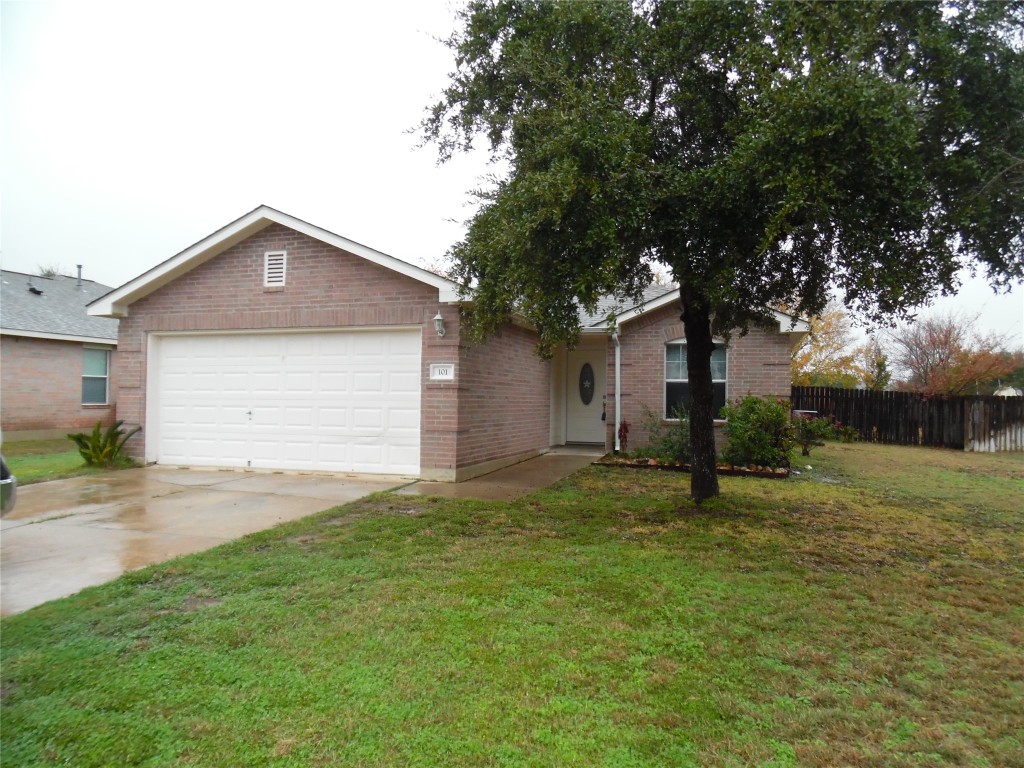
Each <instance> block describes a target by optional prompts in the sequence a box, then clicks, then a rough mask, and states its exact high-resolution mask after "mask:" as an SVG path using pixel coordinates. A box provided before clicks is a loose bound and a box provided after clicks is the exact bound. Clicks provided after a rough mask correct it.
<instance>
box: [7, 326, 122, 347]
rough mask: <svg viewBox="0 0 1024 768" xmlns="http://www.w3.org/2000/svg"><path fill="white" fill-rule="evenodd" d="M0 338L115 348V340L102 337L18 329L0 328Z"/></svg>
mask: <svg viewBox="0 0 1024 768" xmlns="http://www.w3.org/2000/svg"><path fill="white" fill-rule="evenodd" d="M0 336H22V337H24V338H26V339H47V340H49V341H74V342H76V343H79V344H102V345H103V346H107V347H116V346H117V339H105V338H103V337H102V336H72V335H70V334H65V333H43V332H42V331H22V330H19V329H18V328H0Z"/></svg>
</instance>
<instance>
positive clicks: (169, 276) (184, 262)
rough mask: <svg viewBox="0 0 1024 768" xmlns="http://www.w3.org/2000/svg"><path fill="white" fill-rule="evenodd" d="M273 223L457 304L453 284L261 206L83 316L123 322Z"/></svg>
mask: <svg viewBox="0 0 1024 768" xmlns="http://www.w3.org/2000/svg"><path fill="white" fill-rule="evenodd" d="M271 224H280V225H282V226H284V227H288V228H289V229H293V230H295V231H296V232H301V233H302V234H304V235H307V236H309V237H312V238H313V239H315V240H319V241H321V242H324V243H327V244H328V245H332V246H334V247H335V248H340V249H341V250H344V251H348V252H349V253H352V254H355V255H356V256H359V257H361V258H364V259H366V260H367V261H369V262H372V263H374V264H377V265H379V266H382V267H386V268H387V269H390V270H392V271H394V272H398V273H399V274H402V275H405V276H406V277H411V278H413V279H414V280H418V281H419V282H421V283H426V284H427V285H430V286H433V287H435V288H437V290H438V300H439V301H442V302H447V303H455V302H457V300H458V286H457V285H456V284H455V283H453V282H452V281H451V280H447V279H445V278H443V277H441V276H440V275H435V274H434V273H433V272H429V271H427V270H425V269H421V268H420V267H417V266H415V265H413V264H409V263H408V262H405V261H402V260H401V259H396V258H394V257H393V256H388V255H387V254H385V253H381V252H380V251H375V250H374V249H372V248H368V247H366V246H365V245H361V244H360V243H357V242H354V241H352V240H349V239H348V238H345V237H341V236H340V235H336V234H334V233H333V232H328V231H327V230H326V229H321V228H320V227H317V226H315V225H313V224H310V223H309V222H306V221H303V220H302V219H297V218H295V217H294V216H289V215H288V214H287V213H283V212H281V211H278V210H276V209H274V208H271V207H270V206H267V205H261V206H260V207H259V208H256V209H255V210H253V211H250V212H249V213H247V214H246V215H245V216H242V217H241V218H240V219H237V220H235V221H233V222H231V223H230V224H228V225H227V226H225V227H222V228H221V229H219V230H217V231H216V232H214V233H213V234H211V235H209V236H208V237H205V238H203V239H202V240H200V241H199V242H198V243H196V244H195V245H193V246H191V247H189V248H186V249H185V250H184V251H182V252H181V253H179V254H178V255H176V256H172V257H171V258H170V259H168V260H167V261H165V262H163V263H162V264H158V265H157V266H155V267H153V269H151V270H149V271H148V272H144V273H143V274H141V275H139V276H138V277H136V278H135V279H134V280H130V281H129V282H127V283H125V284H124V285H122V286H121V287H120V288H116V289H114V290H113V291H111V292H110V293H108V294H106V295H105V296H102V297H100V298H99V299H96V300H95V301H93V302H92V303H91V304H89V306H88V307H87V311H88V312H89V314H90V315H93V316H97V317H126V316H127V314H128V307H129V305H131V304H132V302H134V301H138V300H139V299H141V298H143V297H145V296H148V295H149V294H150V293H152V292H153V291H155V290H157V289H158V288H161V287H163V286H164V285H166V284H167V283H169V282H171V281H172V280H175V279H176V278H178V277H180V276H181V275H183V274H185V273H186V272H189V271H190V270H192V269H195V268H196V267H198V266H199V265H200V264H203V263H204V262H206V261H208V260H210V259H212V258H213V257H214V256H217V255H218V254H220V253H223V252H224V251H226V250H227V249H228V248H230V247H231V246H233V245H235V244H236V243H240V242H241V241H242V240H245V239H246V238H248V237H250V236H252V235H254V234H256V233H257V232H259V231H260V230H262V229H266V228H267V227H269V226H270V225H271Z"/></svg>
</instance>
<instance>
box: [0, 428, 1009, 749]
mask: <svg viewBox="0 0 1024 768" xmlns="http://www.w3.org/2000/svg"><path fill="white" fill-rule="evenodd" d="M1012 459H1013V460H1004V457H1001V456H989V457H985V456H972V455H971V454H961V453H952V452H944V451H917V450H915V449H907V448H898V447H887V446H871V445H854V446H847V445H829V446H828V447H826V448H824V449H818V450H816V451H815V452H814V455H813V456H812V457H811V459H810V460H809V462H808V463H810V464H812V466H814V469H812V470H804V474H802V475H801V476H800V477H799V478H796V479H793V480H790V481H787V482H778V481H770V480H755V479H745V478H723V479H722V489H723V493H722V496H721V497H720V498H719V499H717V500H714V501H712V502H710V503H708V504H706V505H705V508H704V509H696V508H694V507H693V506H692V505H690V504H689V503H688V501H687V500H686V498H685V495H686V492H687V487H688V484H689V478H688V477H687V476H686V475H676V474H674V473H654V472H652V473H639V472H636V471H630V470H622V469H614V468H606V467H595V468H591V469H588V470H585V471H583V472H580V473H577V474H576V475H574V476H573V477H572V478H570V479H568V480H567V481H565V482H562V483H560V484H559V485H556V486H554V487H553V488H550V489H548V490H546V491H544V492H541V493H538V494H535V495H533V496H530V497H527V498H525V499H523V500H521V501H519V502H517V503H512V504H504V503H498V502H476V501H458V500H442V499H423V498H417V497H402V496H395V495H386V494H385V495H378V496H374V497H371V498H369V499H367V500H364V501H362V502H359V503H356V504H351V505H347V506H345V507H339V508H337V509H334V510H331V511H329V512H326V513H323V514H321V515H318V516H315V517H313V518H308V519H306V520H302V521H298V522H295V523H291V524H288V525H286V526H282V527H280V528H277V529H275V530H273V531H268V532H264V533H261V534H257V535H255V536H250V537H247V538H246V539H243V540H240V541H238V542H234V543H232V544H229V545H226V546H223V547H219V548H218V549H216V550H213V551H212V552H208V553H204V554H199V555H193V556H189V557H185V558H180V559H178V560H175V561H172V562H170V563H165V564H163V565H159V566H153V567H150V568H146V569H143V570H140V571H136V572H133V573H130V574H127V575H125V576H124V577H122V578H121V579H118V580H117V581H115V582H112V583H111V584H108V585H105V586H102V587H97V588H93V589H89V590H85V591H84V592H82V593H80V594H78V595H76V596H73V597H71V598H67V599H64V600H60V601H55V602H53V603H48V604H46V605H43V606H40V607H38V608H36V609H34V610H32V611H29V612H27V613H25V614H22V615H19V616H15V617H10V618H7V619H4V620H3V623H2V628H3V633H2V645H3V690H2V695H3V699H2V700H3V721H4V739H3V745H2V758H3V763H4V765H5V766H8V765H9V766H19V765H48V764H73V765H78V766H90V765H96V766H99V765H152V766H158V765H159V766H162V765H181V766H190V765H196V766H222V765H223V766H229V765H299V766H304V765H310V766H315V765H346V766H349V765H351V766H390V765H394V766H399V765H401V766H407V765H424V766H434V765H451V766H478V765H493V766H506V765H507V766H513V765H514V766H520V765H523V766H550V765H587V766H591V765H596V766H601V765H606V766H664V765H673V766H705V765H720V766H747V765H774V766H785V765H811V766H826V765H829V766H831V765H857V766H937V765H938V766H941V765H978V766H1010V767H1013V766H1024V757H1022V755H1024V741H1022V734H1021V729H1020V715H1019V713H1020V711H1021V709H1022V706H1024V673H1022V671H1021V670H1024V651H1022V650H1021V649H1022V648H1024V631H1022V629H1021V628H1022V627H1024V565H1022V563H1024V557H1022V556H1024V551H1022V550H1024V544H1022V541H1024V537H1022V536H1021V512H1020V511H1019V510H1020V509H1021V508H1022V507H1024V498H1022V492H1021V488H1022V485H1021V483H1020V475H1019V474H1018V473H1019V472H1020V469H1021V464H1020V458H1019V457H1012ZM958 467H959V469H958ZM965 499H966V500H967V501H966V502H964V501H963V500H965ZM986 499H987V501H986Z"/></svg>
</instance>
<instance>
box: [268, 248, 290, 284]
mask: <svg viewBox="0 0 1024 768" xmlns="http://www.w3.org/2000/svg"><path fill="white" fill-rule="evenodd" d="M274 257H280V260H281V278H280V280H276V279H275V280H274V281H271V268H270V261H271V259H272V258H274ZM274 277H275V278H276V274H275V275H274ZM287 278H288V251H266V252H265V253H264V254H263V287H264V288H284V287H285V285H287Z"/></svg>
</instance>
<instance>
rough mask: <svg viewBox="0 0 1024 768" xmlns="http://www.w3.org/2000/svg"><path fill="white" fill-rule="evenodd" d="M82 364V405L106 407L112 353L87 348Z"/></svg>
mask: <svg viewBox="0 0 1024 768" xmlns="http://www.w3.org/2000/svg"><path fill="white" fill-rule="evenodd" d="M84 352H85V359H84V360H83V364H82V404H83V405H106V404H107V381H108V379H109V378H110V351H109V350H106V349H89V348H86V349H85V350H84Z"/></svg>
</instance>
